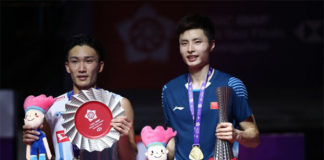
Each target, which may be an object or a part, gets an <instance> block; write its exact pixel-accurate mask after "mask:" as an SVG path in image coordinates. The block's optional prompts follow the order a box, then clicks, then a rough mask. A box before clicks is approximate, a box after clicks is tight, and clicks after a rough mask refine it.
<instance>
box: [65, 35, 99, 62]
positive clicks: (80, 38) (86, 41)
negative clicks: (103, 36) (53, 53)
mask: <svg viewBox="0 0 324 160" xmlns="http://www.w3.org/2000/svg"><path fill="white" fill-rule="evenodd" d="M77 45H79V46H83V45H87V46H90V47H91V48H93V49H94V50H95V51H96V53H97V54H98V57H99V62H100V61H103V60H104V49H103V47H102V45H101V43H100V42H99V41H98V40H96V39H94V38H93V37H91V36H90V35H87V34H77V35H75V36H73V37H72V38H71V39H69V40H68V41H67V43H66V45H65V49H64V51H65V54H66V60H68V59H67V58H68V56H69V51H70V50H71V49H72V48H73V47H75V46H77Z"/></svg>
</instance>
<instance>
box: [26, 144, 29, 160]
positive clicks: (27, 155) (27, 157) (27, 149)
mask: <svg viewBox="0 0 324 160" xmlns="http://www.w3.org/2000/svg"><path fill="white" fill-rule="evenodd" d="M26 159H27V160H30V144H27V147H26Z"/></svg>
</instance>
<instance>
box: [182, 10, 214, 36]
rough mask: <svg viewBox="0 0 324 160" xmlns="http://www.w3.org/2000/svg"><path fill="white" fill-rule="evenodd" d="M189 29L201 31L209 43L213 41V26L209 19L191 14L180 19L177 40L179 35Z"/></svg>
mask: <svg viewBox="0 0 324 160" xmlns="http://www.w3.org/2000/svg"><path fill="white" fill-rule="evenodd" d="M190 29H202V30H203V31H204V33H205V35H206V36H207V38H208V40H209V42H211V41H212V40H214V39H215V37H214V36H215V26H214V23H213V22H212V21H211V19H210V18H209V17H207V16H202V15H199V14H191V15H188V16H185V17H183V18H181V19H180V21H179V22H178V25H177V30H176V32H177V39H178V40H179V38H180V34H182V33H184V32H185V31H187V30H190Z"/></svg>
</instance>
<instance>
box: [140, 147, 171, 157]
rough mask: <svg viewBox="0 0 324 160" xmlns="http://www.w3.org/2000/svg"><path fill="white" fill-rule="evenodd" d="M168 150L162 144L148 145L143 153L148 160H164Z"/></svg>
mask: <svg viewBox="0 0 324 160" xmlns="http://www.w3.org/2000/svg"><path fill="white" fill-rule="evenodd" d="M167 154H168V150H167V149H166V148H165V147H164V146H163V145H154V146H150V147H148V149H147V152H146V153H145V155H146V157H147V159H149V160H166V159H167Z"/></svg>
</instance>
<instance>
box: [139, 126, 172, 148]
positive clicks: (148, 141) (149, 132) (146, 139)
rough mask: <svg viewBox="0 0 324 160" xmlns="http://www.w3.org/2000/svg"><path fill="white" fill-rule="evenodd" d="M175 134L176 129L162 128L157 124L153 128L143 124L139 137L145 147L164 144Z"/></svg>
mask: <svg viewBox="0 0 324 160" xmlns="http://www.w3.org/2000/svg"><path fill="white" fill-rule="evenodd" d="M176 134H177V131H174V132H173V130H172V128H170V127H169V128H168V129H167V130H164V128H163V127H162V126H157V127H156V128H155V129H154V130H153V129H152V128H151V127H150V126H145V127H144V128H143V129H142V131H141V138H142V141H143V143H144V145H145V146H146V147H149V146H152V145H155V144H159V145H161V144H162V145H164V146H166V145H167V143H168V142H169V140H170V139H171V138H172V137H174V136H175V135H176Z"/></svg>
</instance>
